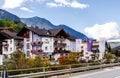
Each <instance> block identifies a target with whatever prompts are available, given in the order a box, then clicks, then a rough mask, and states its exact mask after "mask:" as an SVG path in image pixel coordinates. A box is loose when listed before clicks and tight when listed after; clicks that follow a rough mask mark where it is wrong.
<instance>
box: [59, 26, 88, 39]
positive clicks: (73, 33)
mask: <svg viewBox="0 0 120 78" xmlns="http://www.w3.org/2000/svg"><path fill="white" fill-rule="evenodd" d="M57 27H58V28H63V29H64V30H65V31H67V32H68V33H69V34H71V35H73V36H75V37H77V38H80V39H84V40H85V39H86V38H87V36H86V35H84V34H83V33H80V32H78V31H76V30H74V29H72V28H70V27H69V26H66V25H58V26H57Z"/></svg>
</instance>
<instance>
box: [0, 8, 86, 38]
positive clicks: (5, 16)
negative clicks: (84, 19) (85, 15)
mask: <svg viewBox="0 0 120 78" xmlns="http://www.w3.org/2000/svg"><path fill="white" fill-rule="evenodd" d="M0 20H10V21H14V22H23V23H25V24H26V25H28V26H38V27H39V28H45V29H53V28H64V29H65V31H66V32H68V33H69V34H71V35H72V36H74V37H77V38H80V39H86V38H87V36H85V35H84V34H83V33H80V32H78V31H76V30H74V29H72V28H70V27H69V26H66V25H58V26H57V25H53V24H52V23H51V22H50V21H48V20H46V19H44V18H40V17H37V16H35V17H32V18H19V17H18V16H16V15H14V14H12V13H10V12H7V11H5V10H2V9H0Z"/></svg>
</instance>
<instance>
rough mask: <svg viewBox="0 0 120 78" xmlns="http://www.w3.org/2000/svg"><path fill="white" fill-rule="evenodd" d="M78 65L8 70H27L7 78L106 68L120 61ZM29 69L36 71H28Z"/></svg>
mask: <svg viewBox="0 0 120 78" xmlns="http://www.w3.org/2000/svg"><path fill="white" fill-rule="evenodd" d="M75 65H76V66H77V65H78V67H77V68H73V67H74V66H75ZM79 65H81V64H73V65H62V66H51V67H40V68H30V69H18V70H8V73H13V74H14V72H15V73H16V72H23V71H24V72H25V71H26V72H27V74H18V75H9V78H35V77H44V78H45V77H46V76H52V75H56V74H64V73H72V72H79V71H86V70H92V69H99V68H106V67H112V66H119V65H120V63H112V64H102V65H94V66H85V67H79ZM59 68H66V69H62V70H60V69H59ZM49 69H53V70H52V71H51V70H49ZM31 70H32V71H34V72H36V73H32V72H29V71H31Z"/></svg>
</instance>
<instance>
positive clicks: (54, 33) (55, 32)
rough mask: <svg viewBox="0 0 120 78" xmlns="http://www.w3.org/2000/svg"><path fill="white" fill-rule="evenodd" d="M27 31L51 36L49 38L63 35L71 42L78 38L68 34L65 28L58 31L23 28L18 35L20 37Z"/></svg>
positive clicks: (57, 29)
mask: <svg viewBox="0 0 120 78" xmlns="http://www.w3.org/2000/svg"><path fill="white" fill-rule="evenodd" d="M26 31H32V32H34V33H36V34H38V35H40V36H49V37H55V36H57V35H58V34H60V33H62V34H63V35H65V36H66V37H67V38H68V39H70V40H75V39H76V37H74V36H72V35H70V34H68V33H67V32H66V31H65V30H64V29H63V28H56V29H50V30H46V29H39V28H33V27H23V28H22V30H21V31H20V32H19V33H18V34H17V35H18V36H19V35H21V34H23V33H24V32H26Z"/></svg>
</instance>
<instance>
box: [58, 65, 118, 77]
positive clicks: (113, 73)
mask: <svg viewBox="0 0 120 78" xmlns="http://www.w3.org/2000/svg"><path fill="white" fill-rule="evenodd" d="M60 78H120V67H112V68H105V69H102V70H98V71H94V72H87V73H83V74H81V73H78V74H72V75H71V76H70V75H68V76H66V77H65V76H64V77H60Z"/></svg>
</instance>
